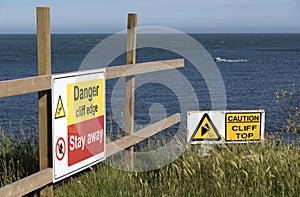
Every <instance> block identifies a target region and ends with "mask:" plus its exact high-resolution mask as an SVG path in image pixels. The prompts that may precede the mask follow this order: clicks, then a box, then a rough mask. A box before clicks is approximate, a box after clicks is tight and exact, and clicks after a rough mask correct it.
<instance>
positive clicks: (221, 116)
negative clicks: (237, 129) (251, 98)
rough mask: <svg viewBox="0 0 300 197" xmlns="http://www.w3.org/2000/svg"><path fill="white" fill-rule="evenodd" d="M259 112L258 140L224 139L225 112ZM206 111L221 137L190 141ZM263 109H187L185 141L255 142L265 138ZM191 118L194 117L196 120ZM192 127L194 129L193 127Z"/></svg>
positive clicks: (199, 142)
mask: <svg viewBox="0 0 300 197" xmlns="http://www.w3.org/2000/svg"><path fill="white" fill-rule="evenodd" d="M253 112H257V113H261V128H260V129H261V133H260V140H244V141H226V140H225V135H226V133H225V132H226V128H225V127H226V123H225V114H226V113H253ZM205 113H207V114H208V115H209V117H210V119H211V120H212V121H213V123H214V126H215V127H216V128H217V131H218V133H219V135H220V136H221V137H222V139H221V140H219V141H208V140H204V141H191V138H192V136H193V134H194V130H195V128H196V127H197V125H198V124H199V121H200V120H201V118H202V117H203V116H204V114H205ZM265 114H266V113H265V110H263V109H259V110H215V111H188V112H187V142H188V143H189V144H241V143H242V144H245V143H257V142H260V141H261V140H264V139H265ZM191 117H192V118H196V121H195V120H194V119H193V120H191ZM193 128H194V129H193Z"/></svg>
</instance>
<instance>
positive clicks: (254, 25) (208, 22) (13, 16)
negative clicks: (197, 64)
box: [0, 0, 300, 33]
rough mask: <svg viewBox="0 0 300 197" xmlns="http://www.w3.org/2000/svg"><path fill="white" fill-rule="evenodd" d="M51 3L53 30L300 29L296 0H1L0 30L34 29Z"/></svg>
mask: <svg viewBox="0 0 300 197" xmlns="http://www.w3.org/2000/svg"><path fill="white" fill-rule="evenodd" d="M37 6H49V7H50V8H51V29H52V30H51V31H52V33H105V32H109V33H115V32H119V31H121V30H124V29H125V28H126V20H127V19H126V18H127V13H129V12H135V13H137V14H138V25H139V26H164V27H170V28H174V29H177V30H180V31H183V32H187V33H189V32H200V33H208V32H210V33H224V32H225V33H227V32H234V33H240V32H242V33H247V32H248V33H253V32H265V33H267V32H269V33H278V32H293V33H300V0H87V1H83V0H0V33H35V26H36V22H35V20H36V19H35V7H37Z"/></svg>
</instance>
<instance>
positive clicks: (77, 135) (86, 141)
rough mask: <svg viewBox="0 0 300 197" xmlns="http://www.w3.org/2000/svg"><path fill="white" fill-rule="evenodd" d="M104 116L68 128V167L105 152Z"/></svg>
mask: <svg viewBox="0 0 300 197" xmlns="http://www.w3.org/2000/svg"><path fill="white" fill-rule="evenodd" d="M104 141H105V140H104V116H100V117H97V118H93V119H90V120H87V121H84V122H80V123H76V124H73V125H70V126H68V166H71V165H74V164H76V163H78V162H81V161H83V160H85V159H88V158H90V157H92V156H95V155H97V154H99V153H102V152H104Z"/></svg>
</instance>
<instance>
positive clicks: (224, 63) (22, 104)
mask: <svg viewBox="0 0 300 197" xmlns="http://www.w3.org/2000/svg"><path fill="white" fill-rule="evenodd" d="M108 36H110V35H109V34H93V35H91V34H72V35H68V34H61V35H56V34H54V35H52V38H51V41H52V73H63V72H71V71H77V70H79V69H80V65H81V63H82V61H83V60H84V58H85V57H86V55H87V54H88V53H89V52H90V51H91V50H92V49H93V48H94V47H95V46H96V45H97V44H98V43H99V42H101V41H102V40H104V39H105V38H107V37H108ZM190 36H191V37H192V38H194V39H195V40H197V41H198V42H199V43H201V44H202V46H203V47H204V48H205V49H206V50H207V51H208V52H209V54H210V55H211V57H212V58H214V59H216V65H217V68H218V70H219V71H220V74H221V76H222V79H223V82H224V86H225V90H226V99H227V100H226V101H227V107H226V108H227V109H229V110H254V109H264V110H265V111H266V130H267V131H271V132H272V131H277V130H279V129H280V127H281V125H282V120H283V117H284V116H283V114H282V112H281V110H280V105H281V104H280V103H277V102H276V95H275V92H276V91H281V90H282V89H287V90H289V89H291V87H292V84H293V83H294V84H295V85H296V86H298V87H299V86H300V34H190ZM174 42H176V40H174ZM36 46H37V42H36V35H0V71H1V74H0V81H3V80H10V79H17V78H22V77H31V76H36V75H37V47H36ZM185 47H186V46H185ZM174 58H182V57H181V56H180V55H179V54H175V53H173V52H170V51H166V50H162V49H156V48H145V49H139V50H138V51H137V62H138V63H140V62H147V61H157V60H167V59H174ZM123 64H125V54H123V55H121V56H119V57H117V58H116V59H115V60H114V61H113V62H112V63H111V66H112V65H123ZM178 71H179V72H180V73H181V74H183V75H184V76H185V77H186V79H187V80H188V81H189V82H190V84H191V86H192V88H193V89H194V91H195V93H196V95H197V98H198V109H195V110H199V109H200V110H211V109H212V105H211V95H210V92H209V89H208V87H207V85H206V83H205V81H204V80H203V78H202V77H201V75H199V73H197V72H195V68H194V67H193V65H192V63H191V62H189V61H185V67H184V68H180V69H178ZM196 75H197V76H196ZM170 79H172V76H170ZM172 80H173V83H174V84H176V83H180V81H179V80H176V78H174V79H172ZM117 82H118V81H117V79H114V80H108V81H107V87H106V92H107V93H106V97H107V101H106V105H107V117H109V116H110V115H111V114H112V110H111V105H110V101H111V95H112V91H113V89H114V86H115V84H116V83H117ZM24 85H26V84H24ZM1 91H3V90H1ZM135 94H136V96H135V97H136V106H135V114H136V115H135V121H136V123H137V124H138V125H141V126H142V127H143V126H145V125H147V124H148V123H149V122H151V121H152V117H151V116H150V115H149V110H150V111H151V109H150V108H151V107H152V106H153V104H155V105H156V108H155V107H154V109H159V108H160V107H161V106H163V108H164V110H163V112H164V113H165V114H167V115H168V116H169V115H172V114H174V113H177V112H180V113H182V114H185V113H186V112H185V111H182V109H181V107H180V101H179V100H178V98H177V97H178V95H176V93H174V92H173V91H172V89H170V88H168V87H165V86H163V85H161V84H157V83H149V84H144V85H142V86H140V87H138V88H137V89H136V93H135ZM184 96H185V97H189V96H190V95H189V94H186V95H184ZM0 109H1V112H0V126H1V128H2V129H4V130H5V132H7V133H14V134H18V133H19V132H20V131H22V132H23V131H24V132H25V133H32V132H37V131H38V115H37V114H38V113H37V93H30V94H25V95H20V96H13V97H8V98H0ZM114 115H117V114H114ZM118 115H120V114H118ZM107 122H109V119H107Z"/></svg>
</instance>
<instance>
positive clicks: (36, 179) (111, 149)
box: [0, 113, 180, 196]
mask: <svg viewBox="0 0 300 197" xmlns="http://www.w3.org/2000/svg"><path fill="white" fill-rule="evenodd" d="M179 122H180V114H179V113H177V114H174V115H172V116H170V117H168V118H165V119H163V120H160V121H158V122H156V123H154V124H152V125H150V126H149V127H146V128H143V129H141V130H139V131H136V132H135V133H134V135H127V136H125V137H123V138H121V139H118V140H116V141H113V142H110V143H108V144H107V145H106V151H107V152H106V156H107V157H109V156H112V155H114V154H116V153H118V152H120V151H122V150H124V149H126V148H128V147H130V146H133V145H135V144H137V143H139V142H141V141H143V140H145V139H147V138H149V137H151V136H153V135H155V134H157V133H159V132H160V131H163V130H165V129H166V128H169V127H171V126H173V125H175V124H177V123H179ZM52 179H53V169H52V168H46V169H44V170H41V171H39V172H37V173H35V174H33V175H30V176H28V177H26V178H23V179H21V180H19V181H16V182H14V183H12V184H10V185H7V186H4V187H2V188H0V196H22V195H26V194H28V193H30V192H32V191H35V190H37V189H39V188H42V187H44V186H46V185H48V184H50V183H52Z"/></svg>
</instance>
